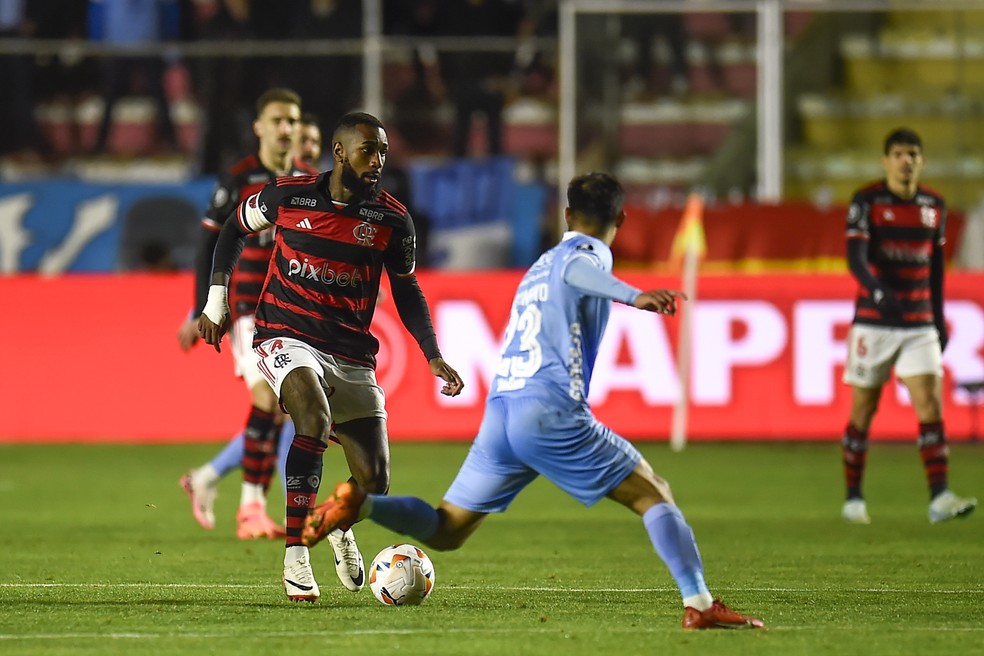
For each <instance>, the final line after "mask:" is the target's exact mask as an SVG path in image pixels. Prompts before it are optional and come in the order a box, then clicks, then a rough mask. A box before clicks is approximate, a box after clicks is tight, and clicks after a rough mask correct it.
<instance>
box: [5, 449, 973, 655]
mask: <svg viewBox="0 0 984 656" xmlns="http://www.w3.org/2000/svg"><path fill="white" fill-rule="evenodd" d="M217 446H218V445H193V446H187V445H181V446H133V445H126V446H115V445H113V446H111V445H97V446H82V445H51V446H26V445H6V446H0V653H2V654H5V655H14V654H45V655H46V656H52V655H58V654H99V655H103V654H239V655H242V654H281V653H295V652H294V650H300V651H299V652H297V653H304V654H319V653H320V654H329V653H331V654H345V655H346V656H348V655H357V654H389V653H402V654H422V655H443V654H447V655H462V654H496V655H514V654H563V655H564V656H571V655H579V654H591V655H593V656H596V655H600V654H618V655H619V656H624V655H629V654H659V655H660V656H664V655H672V654H708V655H718V656H720V655H732V654H781V655H784V656H797V655H811V656H812V655H814V654H832V655H833V654H836V655H837V656H843V655H850V654H864V655H866V656H871V655H874V654H892V655H895V654H919V655H926V654H930V655H931V654H946V655H947V656H949V655H957V654H960V655H968V654H984V604H982V603H981V597H982V594H984V512H982V511H978V513H977V515H971V516H970V517H968V518H966V519H960V520H954V521H952V522H948V523H945V524H941V525H935V526H933V525H930V524H929V522H928V521H927V518H926V507H927V499H926V486H925V482H924V476H923V473H922V468H921V465H920V463H919V456H918V453H917V450H916V447H915V445H914V444H904V445H903V444H886V445H875V446H874V447H873V448H872V450H871V453H870V455H869V458H868V463H869V466H868V476H867V481H866V490H867V496H868V505H869V511H870V513H871V515H872V520H873V523H872V524H871V525H870V526H849V525H845V524H844V523H842V522H841V521H840V519H839V510H840V504H841V501H842V493H841V489H842V482H841V480H842V474H841V465H840V454H839V447H838V446H837V445H836V444H781V443H780V444H723V443H715V444H701V443H698V444H693V445H690V446H689V447H688V448H687V449H686V450H685V451H684V452H682V453H672V452H670V450H669V449H668V448H667V446H666V445H665V444H644V445H642V449H643V451H644V453H645V454H646V456H647V458H648V459H649V460H650V462H652V464H653V466H654V467H655V469H656V471H657V472H658V473H660V474H661V475H663V476H664V477H666V478H667V479H668V480H669V481H670V483H671V485H672V486H673V489H674V493H675V495H676V497H677V501H678V503H679V504H680V506H681V507H682V509H683V511H684V513H685V514H686V516H687V518H688V520H689V521H690V523H691V525H692V526H693V528H694V530H695V532H696V534H697V539H698V542H699V544H700V547H701V551H702V553H703V556H704V563H705V567H706V573H707V579H708V582H709V584H710V586H711V590H712V592H714V593H715V594H716V595H719V596H721V597H722V598H724V599H725V600H726V601H727V602H728V603H730V604H731V605H733V606H734V607H736V608H738V609H740V610H743V611H745V612H748V613H752V614H755V615H758V616H760V617H762V618H763V619H764V620H765V622H766V623H767V625H768V630H767V631H760V632H757V631H745V632H725V631H707V632H700V633H690V632H684V631H682V630H681V629H680V619H681V616H682V609H681V604H680V599H679V596H678V593H677V591H676V588H675V586H674V585H673V581H672V579H671V578H670V576H669V574H668V572H667V571H666V569H665V567H664V565H663V564H662V562H661V561H660V560H659V559H658V558H657V556H656V555H655V554H654V553H653V550H652V547H651V546H650V544H649V542H648V540H647V538H646V535H645V532H644V531H643V528H642V524H641V522H640V520H639V519H638V518H637V517H635V516H634V515H632V514H631V513H629V512H628V511H627V510H625V509H624V508H622V507H620V506H617V505H616V504H614V503H612V502H610V501H603V502H602V503H600V504H598V505H597V506H596V507H594V508H590V509H585V508H583V507H582V506H580V505H578V504H577V503H576V502H574V501H572V500H570V499H568V498H567V497H566V496H564V495H563V494H562V493H561V492H559V491H558V490H557V489H556V488H554V487H553V486H551V485H550V484H549V483H547V482H545V481H542V480H541V481H537V482H536V483H535V484H534V485H533V486H531V487H530V489H528V490H527V491H526V492H525V493H524V494H523V495H521V496H520V497H519V499H518V500H517V502H516V503H515V504H514V506H513V508H512V509H510V511H509V512H508V513H506V514H504V515H500V516H493V517H491V518H489V520H487V522H486V524H485V525H484V526H483V527H482V528H481V529H480V530H479V532H478V533H477V534H476V535H475V536H474V537H473V538H472V539H471V541H470V542H469V543H468V544H466V545H465V547H464V548H463V549H461V550H459V551H456V552H450V553H440V552H433V551H430V552H429V555H430V556H431V558H432V560H433V561H434V565H435V569H436V578H437V584H436V587H435V590H434V594H433V595H432V596H431V598H430V599H428V601H427V602H426V603H425V604H424V605H422V606H419V607H410V608H388V607H384V606H382V605H380V604H379V603H378V602H376V600H375V599H374V598H373V597H372V594H371V593H370V592H369V590H368V589H365V590H363V591H362V592H361V593H359V594H352V593H350V592H348V591H347V590H345V589H343V588H342V587H341V585H340V584H339V583H338V581H337V579H336V578H335V574H334V568H333V567H332V559H331V555H330V554H331V552H330V549H328V548H327V545H323V546H321V547H319V548H317V549H315V550H313V552H312V556H313V560H314V566H315V573H316V574H317V575H318V579H319V583H320V585H321V590H322V597H321V600H320V601H319V602H318V603H317V604H314V605H307V604H305V605H300V606H298V605H291V604H290V603H288V602H287V601H286V599H285V598H284V593H283V589H282V587H281V583H280V573H281V563H282V543H280V542H279V541H273V542H271V541H263V542H248V543H246V542H240V541H238V540H236V538H235V531H234V516H235V509H236V506H237V501H238V496H239V480H240V479H239V475H238V472H237V473H236V475H233V476H230V477H228V478H227V479H225V480H224V481H223V483H222V485H221V488H220V496H219V499H218V503H217V509H216V510H217V513H216V514H217V518H218V527H217V528H216V529H215V530H214V531H212V532H207V531H204V530H202V529H201V528H199V527H198V525H197V524H196V523H195V521H194V520H193V518H192V516H191V513H190V510H189V506H188V502H187V499H186V497H185V495H184V493H183V492H182V491H181V490H180V489H179V488H178V485H177V480H178V477H179V476H180V475H181V474H182V473H183V472H184V471H185V470H186V469H187V468H188V467H189V466H191V465H197V464H199V463H201V462H204V461H205V460H207V459H208V458H209V457H210V456H211V455H212V453H213V452H214V450H215V448H216V447H217ZM466 448H467V447H466V445H462V444H450V445H448V444H437V443H433V444H430V443H429V444H400V443H398V444H395V445H394V446H393V486H392V492H393V493H394V494H417V495H419V496H423V497H424V498H426V499H428V500H431V501H436V500H438V499H439V498H440V495H441V493H442V492H443V491H444V489H445V487H446V486H447V484H448V483H449V482H450V481H451V479H452V477H453V475H454V473H455V471H456V469H457V467H458V464H459V463H460V462H461V460H462V458H463V457H464V454H465V450H466ZM343 476H344V465H343V462H342V456H341V452H340V450H338V449H337V448H331V449H329V451H328V453H327V454H326V465H325V486H326V487H327V486H328V485H330V484H331V483H332V482H333V481H334V480H338V479H341V478H343ZM951 484H952V485H953V487H954V489H955V490H957V491H958V492H959V493H962V494H966V495H975V496H978V497H982V496H984V495H982V492H984V449H982V447H981V446H979V445H973V444H964V445H956V446H954V447H953V454H952V458H951ZM274 486H275V487H274V492H273V494H272V495H271V507H272V508H273V509H274V516H275V517H276V516H279V509H280V508H281V503H282V495H281V493H280V488H279V482H275V483H274ZM356 534H357V536H358V538H359V543H360V546H361V548H362V551H363V555H364V557H365V559H366V562H367V563H368V561H369V560H370V559H371V558H372V556H373V555H374V554H375V553H376V552H377V551H378V550H379V549H380V548H382V547H384V546H386V545H387V544H391V543H394V542H399V541H405V540H402V539H401V538H399V537H398V536H396V535H394V534H391V533H388V532H387V531H385V530H383V529H381V528H379V527H376V526H375V525H370V524H369V523H364V524H361V525H359V526H357V527H356Z"/></svg>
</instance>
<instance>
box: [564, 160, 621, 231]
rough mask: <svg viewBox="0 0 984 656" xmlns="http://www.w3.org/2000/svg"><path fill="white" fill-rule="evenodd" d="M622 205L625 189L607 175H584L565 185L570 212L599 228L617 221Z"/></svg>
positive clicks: (596, 173) (595, 173)
mask: <svg viewBox="0 0 984 656" xmlns="http://www.w3.org/2000/svg"><path fill="white" fill-rule="evenodd" d="M624 203H625V189H623V188H622V185H621V183H619V181H618V180H616V179H615V178H614V177H612V176H611V175H609V174H607V173H598V172H594V173H585V174H584V175H579V176H576V177H575V178H574V179H572V180H571V182H570V184H568V185H567V206H568V207H569V208H570V210H571V211H572V212H575V213H577V214H578V215H580V217H582V218H584V219H587V220H589V221H591V222H592V223H596V224H597V225H599V226H601V227H605V226H609V225H611V224H613V223H615V222H616V221H618V218H619V217H620V216H621V215H622V209H623V204H624Z"/></svg>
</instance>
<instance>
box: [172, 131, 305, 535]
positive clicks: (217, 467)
mask: <svg viewBox="0 0 984 656" xmlns="http://www.w3.org/2000/svg"><path fill="white" fill-rule="evenodd" d="M321 147H322V143H321V126H320V124H319V121H318V117H317V116H315V115H314V114H312V113H311V112H304V113H303V114H302V115H301V121H300V129H299V134H298V138H297V143H296V144H295V148H294V157H295V159H297V160H298V161H300V162H301V164H306V165H307V166H308V167H311V168H312V170H313V171H316V170H317V168H318V163H319V162H320V161H321ZM195 320H196V321H197V316H196V317H195ZM191 325H192V326H193V327H194V332H193V334H192V336H191V337H192V338H193V339H197V337H198V327H197V325H196V324H194V323H193V324H191ZM250 347H252V344H250ZM189 348H190V346H189ZM186 350H187V349H186ZM250 353H252V348H250ZM293 439H294V423H293V422H292V421H291V420H290V417H285V418H284V422H283V427H282V428H281V430H280V436H279V438H278V439H277V471H278V472H279V473H280V480H281V485H282V486H283V491H284V494H285V495H286V494H287V483H286V480H287V479H286V478H285V477H284V463H285V462H286V460H287V451H289V450H290V443H291V440H293ZM244 448H245V431H240V432H239V433H237V434H236V436H235V437H233V438H232V439H231V440H230V441H229V443H228V444H226V446H225V447H224V448H223V449H222V450H221V451H219V452H218V453H217V454H216V455H215V457H214V458H212V459H211V460H210V461H208V462H207V463H205V464H204V465H202V466H201V467H197V468H195V469H192V470H191V471H190V472H188V473H187V474H185V476H183V477H182V479H181V485H182V487H184V488H185V489H186V490H188V493H189V495H190V496H191V498H192V510H193V512H194V515H195V518H196V519H198V521H199V523H200V524H201V525H202V527H203V528H207V529H211V528H214V526H215V512H214V509H213V508H214V504H215V496H216V487H217V486H218V483H219V481H220V480H221V479H222V478H224V477H225V475H226V474H228V473H229V472H231V471H233V470H235V469H239V468H240V467H241V466H242V463H243V452H244ZM247 537H266V532H264V533H263V534H262V535H261V536H252V535H247Z"/></svg>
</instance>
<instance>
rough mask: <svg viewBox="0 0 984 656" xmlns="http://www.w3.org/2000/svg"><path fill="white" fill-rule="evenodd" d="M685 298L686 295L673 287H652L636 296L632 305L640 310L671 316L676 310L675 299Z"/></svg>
mask: <svg viewBox="0 0 984 656" xmlns="http://www.w3.org/2000/svg"><path fill="white" fill-rule="evenodd" d="M678 298H679V299H680V300H683V301H685V300H687V295H686V294H684V293H683V292H678V291H676V290H675V289H652V290H650V291H648V292H642V293H641V294H639V295H638V296H636V298H635V301H633V302H632V305H634V306H635V307H637V308H639V309H640V310H646V311H647V312H656V313H658V314H668V315H670V316H673V315H674V314H676V311H677V299H678Z"/></svg>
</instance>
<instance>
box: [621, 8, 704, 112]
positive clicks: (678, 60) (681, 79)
mask: <svg viewBox="0 0 984 656" xmlns="http://www.w3.org/2000/svg"><path fill="white" fill-rule="evenodd" d="M622 34H624V35H625V36H626V37H628V38H629V39H631V40H632V41H633V42H634V43H635V51H636V52H635V57H634V58H633V64H634V65H633V66H632V68H631V71H630V77H629V79H628V80H626V92H627V95H629V96H630V97H631V96H643V97H646V96H652V95H655V94H657V93H661V92H665V91H670V92H671V93H673V94H674V95H682V94H685V93H687V92H688V91H689V90H690V65H689V63H688V61H687V34H686V31H685V29H684V24H683V15H682V14H678V13H655V14H631V15H628V16H624V17H623V18H622ZM658 39H659V40H662V41H663V43H664V44H665V45H666V47H667V50H668V51H669V55H670V70H669V75H666V74H665V72H664V71H663V70H661V68H662V67H660V66H659V65H658V64H657V59H656V52H655V47H656V44H657V43H658Z"/></svg>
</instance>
